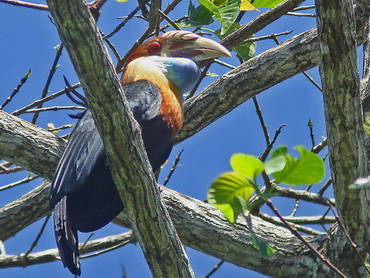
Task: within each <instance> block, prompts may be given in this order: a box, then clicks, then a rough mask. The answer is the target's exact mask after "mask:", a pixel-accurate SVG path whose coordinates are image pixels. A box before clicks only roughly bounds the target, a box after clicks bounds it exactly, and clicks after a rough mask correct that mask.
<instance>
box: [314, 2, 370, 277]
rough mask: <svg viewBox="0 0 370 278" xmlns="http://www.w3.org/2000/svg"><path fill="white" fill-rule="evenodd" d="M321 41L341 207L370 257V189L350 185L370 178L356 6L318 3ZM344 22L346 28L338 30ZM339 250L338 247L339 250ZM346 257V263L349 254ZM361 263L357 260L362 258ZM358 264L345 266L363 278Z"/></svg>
mask: <svg viewBox="0 0 370 278" xmlns="http://www.w3.org/2000/svg"><path fill="white" fill-rule="evenodd" d="M316 9H317V15H318V17H317V22H318V33H319V37H320V49H321V57H322V59H321V65H320V73H321V80H322V85H323V95H324V110H325V120H326V129H327V135H328V149H329V158H330V168H331V173H332V178H333V184H334V194H335V199H336V207H337V210H338V213H339V216H340V219H341V220H342V221H343V223H344V226H345V228H346V229H347V231H348V233H349V235H350V236H351V238H352V239H353V240H354V241H355V242H357V243H358V244H360V245H361V247H362V248H361V251H362V252H363V254H364V253H367V252H369V250H370V249H369V247H368V242H369V240H370V233H369V229H368V228H367V226H368V223H369V221H370V207H369V199H370V198H369V195H370V190H369V189H367V188H364V189H361V190H351V189H349V188H348V185H349V184H351V183H352V182H353V181H354V180H355V179H357V178H358V177H362V176H364V175H366V174H367V173H368V169H367V157H366V150H365V146H364V130H363V128H362V123H363V118H362V105H361V98H360V82H359V80H360V79H359V70H358V58H357V52H356V31H355V18H354V11H353V5H352V1H350V0H338V1H330V0H320V1H316ZM338 22H340V24H338ZM336 247H337V246H336ZM341 256H342V257H343V258H344V256H343V254H341ZM356 259H357V258H356ZM356 259H353V260H348V258H346V259H343V260H341V264H342V267H345V268H346V269H349V270H350V271H348V272H347V273H349V274H350V276H351V277H356V276H357V277H360V276H362V275H363V272H362V271H361V270H360V269H361V267H362V265H361V264H360V261H357V260H356Z"/></svg>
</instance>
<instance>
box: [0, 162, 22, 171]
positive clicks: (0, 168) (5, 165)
mask: <svg viewBox="0 0 370 278" xmlns="http://www.w3.org/2000/svg"><path fill="white" fill-rule="evenodd" d="M12 165H14V164H13V163H11V162H9V161H5V162H3V163H1V164H0V174H11V173H16V172H20V171H23V170H24V169H23V168H22V167H20V166H15V167H13V168H10V167H11V166H12Z"/></svg>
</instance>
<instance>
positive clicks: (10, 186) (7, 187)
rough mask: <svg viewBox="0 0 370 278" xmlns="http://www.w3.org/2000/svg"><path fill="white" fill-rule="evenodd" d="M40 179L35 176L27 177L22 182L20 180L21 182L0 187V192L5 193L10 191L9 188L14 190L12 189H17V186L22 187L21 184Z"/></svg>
mask: <svg viewBox="0 0 370 278" xmlns="http://www.w3.org/2000/svg"><path fill="white" fill-rule="evenodd" d="M39 177H40V176H38V175H35V176H31V177H27V178H24V179H22V180H19V181H16V182H13V183H9V184H7V185H4V186H2V187H0V191H4V190H6V189H9V188H12V187H15V186H18V185H21V184H24V183H27V182H30V181H33V180H35V179H37V178H39Z"/></svg>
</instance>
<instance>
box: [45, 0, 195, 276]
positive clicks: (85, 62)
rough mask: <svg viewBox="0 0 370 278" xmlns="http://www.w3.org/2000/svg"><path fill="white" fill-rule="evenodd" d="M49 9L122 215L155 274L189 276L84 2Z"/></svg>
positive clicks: (63, 3) (51, 5)
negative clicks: (100, 143)
mask: <svg viewBox="0 0 370 278" xmlns="http://www.w3.org/2000/svg"><path fill="white" fill-rule="evenodd" d="M48 5H49V8H50V11H51V14H52V16H53V18H54V20H55V24H56V26H57V28H58V31H59V35H60V37H61V40H62V41H63V44H64V45H65V46H66V48H67V50H68V53H69V56H70V58H71V60H72V63H73V65H74V67H75V70H76V72H77V74H78V76H79V79H80V81H81V84H82V87H83V88H84V90H85V92H86V95H87V96H88V102H89V107H90V109H91V110H92V114H93V116H94V119H95V122H96V126H97V128H98V130H99V132H100V134H101V135H102V138H103V142H104V146H105V149H106V153H107V157H108V162H109V165H110V167H111V172H112V177H113V180H114V182H115V184H116V186H117V189H118V192H119V194H120V197H121V199H122V202H123V203H124V205H125V210H124V211H125V213H126V215H127V216H128V217H129V219H130V224H131V226H132V229H133V231H134V232H135V235H136V237H137V239H138V241H139V242H140V245H141V248H142V250H143V252H144V255H145V257H146V259H147V262H148V264H149V267H150V269H151V271H152V273H153V275H154V276H155V277H173V276H176V277H192V275H193V274H192V270H191V267H190V264H189V260H188V258H187V256H186V253H185V250H184V248H183V246H182V245H181V242H180V240H179V238H178V237H177V234H176V231H175V229H174V227H173V225H172V222H171V219H170V217H169V215H168V213H167V211H166V208H165V207H164V205H163V204H162V202H161V200H160V198H159V194H158V188H157V184H156V182H155V178H154V175H153V173H152V172H151V167H150V165H149V162H148V159H147V156H146V153H145V150H144V147H143V143H142V140H141V136H140V131H139V128H138V126H137V124H136V122H135V121H134V120H133V117H132V114H131V112H130V111H129V108H128V104H127V101H126V100H125V97H124V95H123V93H122V88H121V86H120V83H119V80H118V78H117V76H116V73H115V70H114V66H113V64H112V61H111V60H110V58H109V55H108V52H107V50H106V49H105V47H104V45H103V41H102V38H101V37H100V34H99V31H98V29H97V26H96V23H95V21H94V19H93V17H92V15H91V14H90V12H89V10H88V7H87V5H86V3H85V2H83V1H80V0H68V1H67V0H66V1H58V0H49V1H48Z"/></svg>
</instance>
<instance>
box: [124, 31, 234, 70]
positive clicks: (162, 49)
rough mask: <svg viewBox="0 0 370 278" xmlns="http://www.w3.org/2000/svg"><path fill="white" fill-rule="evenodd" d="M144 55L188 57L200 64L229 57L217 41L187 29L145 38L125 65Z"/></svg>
mask: <svg viewBox="0 0 370 278" xmlns="http://www.w3.org/2000/svg"><path fill="white" fill-rule="evenodd" d="M146 56H160V57H179V58H180V57H181V58H188V59H191V60H192V61H194V62H195V63H197V64H198V66H201V65H202V64H203V63H202V62H204V61H206V60H209V59H214V58H219V57H231V54H230V52H229V51H228V50H227V49H226V48H225V47H223V46H222V45H221V44H219V43H218V42H215V41H213V40H210V39H207V38H204V37H201V36H199V35H197V34H194V33H192V32H189V31H182V30H177V31H170V32H167V33H164V34H162V35H160V36H157V37H154V38H151V39H149V40H147V41H146V42H145V43H143V44H142V45H140V46H139V47H138V48H137V49H136V50H135V51H134V52H133V53H132V54H131V55H130V56H129V57H128V58H127V62H126V65H127V64H128V63H130V62H131V61H133V60H135V59H136V58H139V57H146Z"/></svg>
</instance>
